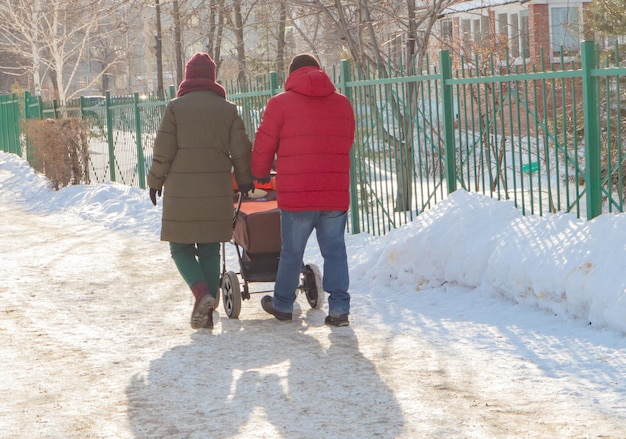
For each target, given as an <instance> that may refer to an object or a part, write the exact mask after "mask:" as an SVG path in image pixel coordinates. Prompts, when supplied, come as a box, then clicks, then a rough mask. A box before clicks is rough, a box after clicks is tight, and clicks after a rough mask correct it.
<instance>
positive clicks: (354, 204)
mask: <svg viewBox="0 0 626 439" xmlns="http://www.w3.org/2000/svg"><path fill="white" fill-rule="evenodd" d="M349 81H350V61H348V60H346V59H342V60H341V78H340V87H341V92H342V93H343V94H344V95H345V97H347V98H348V100H349V101H350V102H352V90H351V89H350V88H349V87H348V82H349ZM355 163H356V145H355V144H354V143H353V144H352V149H351V150H350V222H351V224H352V227H351V228H350V230H351V231H352V234H353V235H356V234H357V233H361V224H360V221H359V200H358V196H357V181H356V171H355Z"/></svg>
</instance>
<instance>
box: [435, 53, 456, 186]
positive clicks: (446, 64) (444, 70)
mask: <svg viewBox="0 0 626 439" xmlns="http://www.w3.org/2000/svg"><path fill="white" fill-rule="evenodd" d="M439 66H440V69H441V98H442V99H441V100H442V104H443V136H444V146H445V149H446V156H445V158H444V159H445V160H444V161H445V164H446V185H447V187H448V194H451V193H452V192H454V191H456V147H455V145H454V95H453V90H452V85H450V84H449V83H448V81H449V80H451V79H452V62H451V61H450V53H449V52H448V51H447V50H442V51H441V52H439Z"/></svg>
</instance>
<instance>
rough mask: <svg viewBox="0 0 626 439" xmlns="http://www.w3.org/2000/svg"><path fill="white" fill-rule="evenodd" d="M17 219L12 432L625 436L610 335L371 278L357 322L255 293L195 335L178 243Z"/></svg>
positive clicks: (5, 394) (616, 349) (621, 361)
mask: <svg viewBox="0 0 626 439" xmlns="http://www.w3.org/2000/svg"><path fill="white" fill-rule="evenodd" d="M0 224H2V225H1V226H0V227H1V228H0V261H1V262H0V377H1V381H0V432H1V433H0V435H1V436H2V437H3V438H29V439H32V438H63V439H67V438H76V439H79V438H80V439H84V438H115V439H119V438H181V439H182V438H289V439H291V438H294V439H303V438H305V439H306V438H322V437H341V438H406V439H409V438H411V439H412V438H422V437H429V438H509V437H515V438H517V437H520V438H522V437H523V438H547V437H561V438H564V437H576V438H580V437H614V438H618V437H626V401H625V397H624V393H625V392H624V386H625V384H626V383H625V382H624V371H625V370H626V353H625V352H624V350H623V349H620V345H619V343H620V342H619V341H616V339H615V338H611V337H608V340H606V339H605V337H604V336H603V333H602V331H595V330H592V329H589V328H585V327H584V326H581V325H576V324H575V323H572V322H567V321H555V319H554V318H553V317H552V316H550V315H548V314H545V313H542V312H540V311H537V312H536V313H533V314H532V316H533V318H532V319H530V321H528V319H527V316H528V315H529V314H527V313H522V314H520V313H518V312H517V311H516V307H515V306H514V305H513V304H510V303H507V302H506V301H504V299H499V298H494V297H491V296H488V295H483V294H481V293H480V292H475V291H474V292H472V294H471V295H468V294H467V291H464V290H462V289H458V288H457V289H455V288H453V287H448V288H447V289H445V290H439V291H425V292H421V293H420V294H415V293H414V292H413V294H402V293H398V296H397V298H396V299H394V300H393V301H389V302H386V303H377V301H376V297H372V296H365V297H360V296H359V293H358V291H359V288H358V282H356V283H355V285H354V288H353V294H354V308H353V316H352V323H353V325H352V326H351V327H349V328H339V329H334V330H331V329H330V328H327V327H325V326H324V325H323V319H324V312H322V311H314V310H310V309H309V308H308V305H306V301H305V300H303V299H299V304H300V308H298V316H297V318H296V319H295V320H294V322H291V323H281V322H277V321H275V320H274V319H272V318H270V317H269V316H267V315H266V314H265V313H263V312H262V311H261V310H260V306H259V303H258V302H259V299H260V295H253V298H252V300H251V301H250V302H244V304H243V309H242V314H241V316H240V320H230V319H228V318H227V317H225V315H224V314H223V311H222V312H220V315H219V318H217V324H216V328H215V329H214V331H213V332H209V331H206V330H201V331H193V330H191V329H190V328H189V327H188V314H189V311H190V308H191V305H192V299H191V294H189V293H188V292H187V290H186V288H185V286H184V284H183V282H182V280H181V279H180V277H179V276H178V274H177V272H176V271H175V268H174V266H173V264H172V263H171V261H170V259H169V256H168V254H167V250H168V249H167V246H166V244H164V243H160V242H153V241H150V240H148V239H146V238H145V237H138V236H134V235H132V234H129V233H123V232H116V231H111V230H109V229H105V228H104V227H100V226H97V225H94V224H93V223H90V222H88V221H83V220H80V219H77V218H76V217H73V216H70V215H61V214H54V215H48V216H43V215H38V214H37V215H36V214H31V213H26V212H24V211H21V210H19V208H18V207H16V206H13V205H8V204H7V203H4V202H3V203H0ZM408 301H412V302H413V303H414V302H415V301H419V302H420V306H419V307H418V308H419V309H421V312H420V313H419V314H418V313H416V312H413V311H410V309H416V308H415V305H414V304H413V305H412V306H411V307H410V308H407V307H405V306H403V302H407V303H408ZM380 307H387V308H388V309H387V313H386V315H396V316H398V321H395V322H391V321H385V319H383V318H382V317H381V315H378V314H376V310H377V309H378V308H380ZM220 311H221V310H220ZM494 315H497V318H494V317H493V316H494ZM216 316H217V314H216ZM502 321H508V322H510V324H508V325H503V324H501V323H500V322H502ZM563 327H565V328H566V331H569V333H570V334H571V337H570V336H567V337H565V338H566V339H564V336H563V335H562V334H563ZM555 328H559V329H558V330H557V329H555ZM622 346H623V345H622ZM594 370H601V371H602V372H601V373H594ZM612 389H614V390H615V391H612Z"/></svg>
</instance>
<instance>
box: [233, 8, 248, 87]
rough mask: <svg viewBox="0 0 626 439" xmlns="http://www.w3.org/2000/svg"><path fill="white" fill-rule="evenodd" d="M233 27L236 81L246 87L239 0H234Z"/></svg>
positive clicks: (244, 50)
mask: <svg viewBox="0 0 626 439" xmlns="http://www.w3.org/2000/svg"><path fill="white" fill-rule="evenodd" d="M233 7H234V12H235V28H234V29H233V30H234V32H235V37H236V44H237V60H238V61H239V74H238V75H237V82H238V83H239V86H240V87H241V88H242V89H244V90H245V89H246V49H245V45H244V40H243V17H242V16H241V0H234V1H233Z"/></svg>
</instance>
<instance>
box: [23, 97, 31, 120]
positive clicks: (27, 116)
mask: <svg viewBox="0 0 626 439" xmlns="http://www.w3.org/2000/svg"><path fill="white" fill-rule="evenodd" d="M29 103H30V92H29V91H25V92H24V119H30V108H28V104H29Z"/></svg>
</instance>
